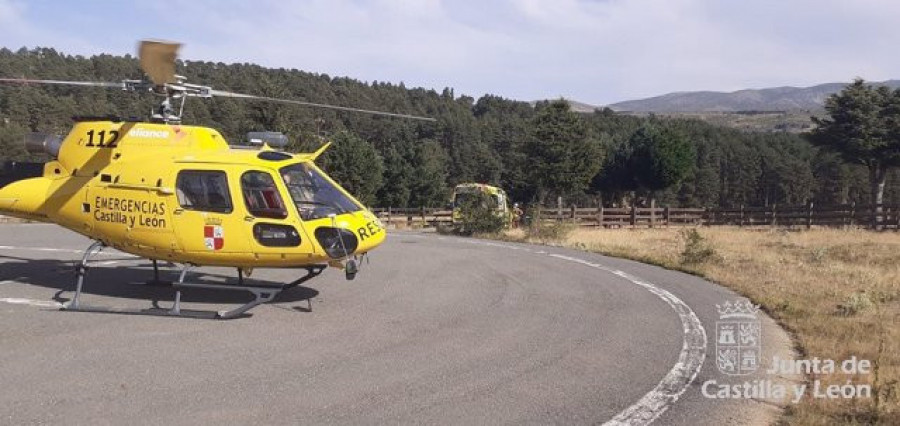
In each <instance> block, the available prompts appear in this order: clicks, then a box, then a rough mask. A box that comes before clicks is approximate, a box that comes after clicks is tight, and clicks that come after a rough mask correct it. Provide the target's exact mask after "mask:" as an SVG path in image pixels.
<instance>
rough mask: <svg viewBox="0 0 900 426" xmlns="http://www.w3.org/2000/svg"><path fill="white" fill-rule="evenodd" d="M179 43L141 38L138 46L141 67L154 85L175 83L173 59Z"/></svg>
mask: <svg viewBox="0 0 900 426" xmlns="http://www.w3.org/2000/svg"><path fill="white" fill-rule="evenodd" d="M180 48H181V43H171V42H166V41H157V40H142V41H141V44H140V45H139V46H138V57H139V58H140V62H141V69H143V70H144V72H145V73H146V74H147V76H149V77H150V81H152V82H153V83H154V84H156V85H163V84H169V83H175V82H176V80H177V79H176V78H175V59H176V58H178V49H180Z"/></svg>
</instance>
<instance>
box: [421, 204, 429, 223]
mask: <svg viewBox="0 0 900 426" xmlns="http://www.w3.org/2000/svg"><path fill="white" fill-rule="evenodd" d="M419 216H421V217H422V227H423V228H425V227H427V226H428V221H427V220H425V206H422V208H421V209H419Z"/></svg>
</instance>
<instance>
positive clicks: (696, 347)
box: [457, 239, 707, 426]
mask: <svg viewBox="0 0 900 426" xmlns="http://www.w3.org/2000/svg"><path fill="white" fill-rule="evenodd" d="M457 241H460V242H465V243H468V244H475V245H482V246H489V247H500V248H507V249H513V250H522V249H524V248H523V247H518V246H512V245H509V244H502V243H494V242H488V241H479V240H462V239H460V240H457ZM524 250H525V251H528V252H531V253H535V254H545V255H547V256H550V257H554V258H556V259H560V260H565V261H568V262H573V263H578V264H581V265H584V266H588V267H591V268H595V269H599V270H601V271H605V272H608V273H611V274H613V275H616V276H618V277H621V278H624V279H626V280H628V281H629V282H631V283H632V284H635V285H638V286H641V287H643V288H644V289H646V290H647V291H649V292H650V293H653V294H654V295H655V296H656V297H659V298H660V299H662V301H664V302H666V304H668V305H669V306H670V307H671V308H672V310H674V311H675V313H676V314H678V317H679V319H681V325H682V330H683V334H682V336H683V339H682V345H681V352H680V353H679V354H678V361H677V362H675V365H673V366H672V368H671V369H670V370H669V372H668V373H667V374H666V375H665V377H663V379H662V380H661V381H660V382H659V384H657V385H656V387H655V388H653V389H652V390H651V391H650V392H647V394H645V395H644V396H643V397H642V398H641V399H640V400H638V401H637V402H636V403H634V404H632V405H631V406H630V407H628V408H626V409H625V410H623V411H622V412H620V413H619V414H617V415H616V416H615V417H613V418H612V420H609V421H608V422H606V423H604V426H618V425H629V426H630V425H647V424H650V423H652V422H653V421H654V420H656V419H657V418H659V416H660V415H662V414H663V413H664V412H666V410H668V409H669V408H670V407H671V406H672V405H673V404H674V403H675V401H677V400H678V398H679V397H681V395H682V394H683V393H684V392H685V391H686V390H687V388H688V386H690V384H691V383H692V382H693V381H694V380H695V379H696V378H697V375H698V374H699V373H700V369H701V368H702V367H703V361H704V360H705V359H706V344H707V342H706V330H705V329H704V328H703V323H701V322H700V318H698V317H697V314H696V313H694V311H693V310H692V309H691V307H690V306H688V305H687V303H684V301H682V300H681V299H679V298H678V297H677V296H675V295H674V294H672V293H670V292H668V291H666V290H663V289H662V288H659V287H657V286H656V285H654V284H653V283H651V282H649V281H644V280H642V279H640V278H638V277H635V276H634V275H631V274H629V273H627V272H624V271H621V270H618V269H613V268H609V267H606V266H603V265H601V264H599V263H593V262H589V261H587V260H584V259H579V258H577V257H571V256H564V255H561V254H555V253H548V252H546V251H544V250H529V249H524Z"/></svg>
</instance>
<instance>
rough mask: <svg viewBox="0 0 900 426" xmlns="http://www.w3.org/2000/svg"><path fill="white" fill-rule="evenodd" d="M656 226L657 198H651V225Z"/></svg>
mask: <svg viewBox="0 0 900 426" xmlns="http://www.w3.org/2000/svg"><path fill="white" fill-rule="evenodd" d="M654 226H656V200H655V199H653V198H651V199H650V227H651V228H653V227H654Z"/></svg>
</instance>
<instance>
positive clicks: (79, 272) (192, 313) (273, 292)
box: [60, 241, 327, 319]
mask: <svg viewBox="0 0 900 426" xmlns="http://www.w3.org/2000/svg"><path fill="white" fill-rule="evenodd" d="M105 247H106V244H105V243H103V242H102V241H95V242H94V243H92V244H91V245H90V246H89V247H88V248H87V249H86V250H85V251H84V255H83V256H82V258H81V262H80V263H78V265H77V266H76V267H75V276H76V284H75V295H74V296H73V297H72V300H71V301H69V303H66V304H65V305H63V306H62V307H61V308H60V310H63V311H79V312H98V313H116V314H132V315H156V316H177V317H191V318H209V319H233V318H238V317H240V316H242V315H244V314H245V313H246V312H247V311H249V310H250V309H253V308H254V307H256V306H258V305H261V304H263V303H266V302H270V301H272V300H273V299H275V296H277V295H278V294H279V293H281V292H282V291H284V290H287V289H290V288H294V287H296V286H298V285H300V284H302V283H304V282H306V281H308V280H310V279H312V278H315V277H317V276H319V274H321V273H322V271H324V270H325V268H326V267H327V265H310V266H305V267H303V268H302V269H305V270H306V275H304V276H302V277H300V278H299V279H297V280H294V281H292V282H290V283H287V284H280V285H245V284H244V271H243V270H242V269H241V268H238V283H237V284H209V283H191V282H185V278H186V277H187V273H188V272H189V271H190V270H191V268H193V267H194V265H191V264H186V265H184V267H182V269H181V273H180V274H179V276H178V281H176V282H172V283H168V282H165V281H160V280H159V270H158V268H157V267H156V261H154V262H153V263H154V265H153V266H154V282H155V283H154V284H156V285H164V286H171V287H172V288H173V289H175V300H174V303H173V305H172V308H171V309H163V308H160V307H159V306H158V305H157V302H156V301H154V303H153V306H154V307H153V308H151V309H144V310H121V309H109V308H102V307H93V306H85V305H82V304H81V303H80V298H81V291H82V288H83V287H84V277H85V275H87V270H88V261H89V260H90V259H91V258H92V257H94V256H96V255H97V254H98V253H100V252H101V251H102V250H103V249H104V248H105ZM148 284H149V283H148ZM151 285H153V284H151ZM184 288H201V289H208V290H230V291H241V290H243V291H247V292H249V293H250V294H252V295H253V300H251V301H249V302H247V303H245V304H243V305H241V306H238V307H237V308H234V309H231V310H222V311H198V310H182V309H181V291H182V289H184Z"/></svg>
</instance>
